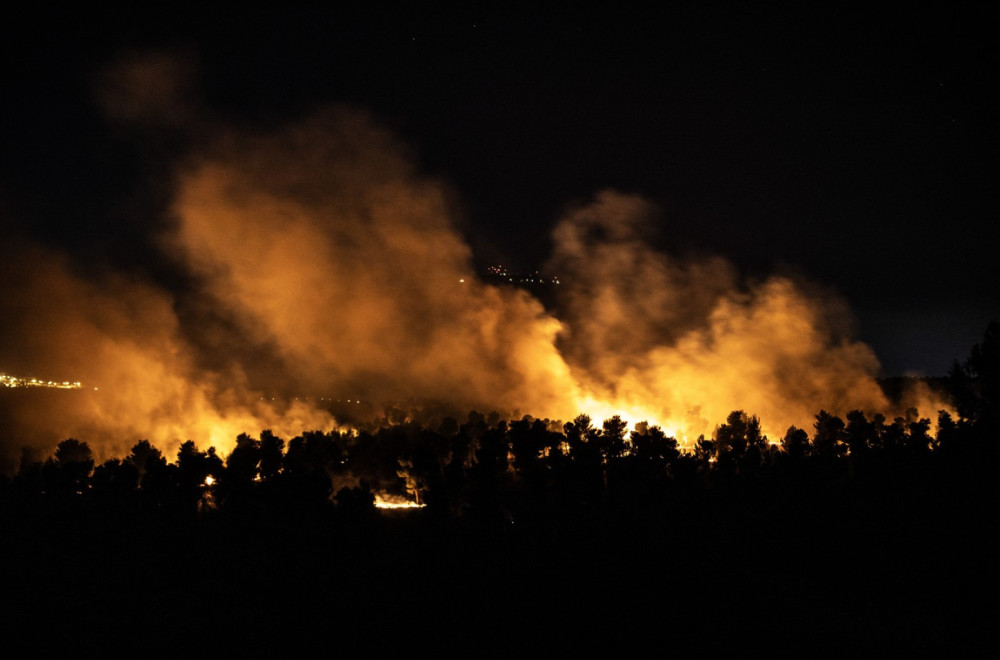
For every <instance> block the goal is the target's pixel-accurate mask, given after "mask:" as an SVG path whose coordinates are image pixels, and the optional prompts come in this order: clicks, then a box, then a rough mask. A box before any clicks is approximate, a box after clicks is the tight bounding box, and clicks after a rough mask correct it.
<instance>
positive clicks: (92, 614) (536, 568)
mask: <svg viewBox="0 0 1000 660" xmlns="http://www.w3.org/2000/svg"><path fill="white" fill-rule="evenodd" d="M968 476H973V475H971V474H970V475H968ZM786 486H787V485H786ZM786 486H782V488H780V489H768V488H761V487H755V488H752V489H748V490H740V491H738V492H736V491H734V492H729V493H725V492H722V493H720V492H705V491H699V492H698V494H697V495H695V496H689V497H686V499H685V500H684V501H676V500H675V501H673V502H668V501H663V502H656V503H635V504H634V505H629V506H621V505H616V506H611V505H608V504H607V503H604V504H601V505H600V506H595V507H591V508H589V509H585V508H582V507H581V508H580V509H579V510H578V511H577V512H576V513H577V514H579V515H576V514H574V515H569V514H567V515H563V516H560V518H559V519H552V518H549V519H547V520H544V521H540V520H534V521H528V522H525V523H519V522H518V521H513V522H512V521H510V520H502V521H498V520H490V521H481V520H470V519H455V518H451V517H441V516H438V515H436V514H434V513H431V512H428V511H426V510H421V511H408V512H380V511H374V510H370V509H361V510H357V511H353V512H350V513H345V511H343V510H340V509H334V508H330V509H322V510H313V511H309V512H301V511H300V512H290V511H284V512H274V511H270V512H264V511H261V510H254V511H249V510H248V511H242V512H239V511H237V512H227V513H226V514H225V515H222V514H221V513H220V512H215V513H214V514H212V513H210V514H207V515H201V516H198V517H195V518H191V517H187V518H183V519H180V518H176V517H171V516H169V515H166V514H163V515H157V514H156V513H150V512H148V511H145V512H142V514H141V515H137V514H136V513H135V512H130V513H119V514H117V515H115V514H112V513H109V512H107V511H104V512H101V513H100V514H96V513H94V512H88V511H71V510H60V511H47V512H45V513H44V515H43V516H42V517H41V518H40V517H39V516H38V515H36V514H37V511H36V512H35V513H33V514H32V515H27V514H26V513H25V511H24V510H21V509H17V510H13V509H9V508H8V509H7V510H6V511H5V512H4V520H3V539H4V540H3V547H4V554H5V556H6V560H5V561H4V564H3V566H4V568H3V575H2V584H3V611H2V621H3V629H4V639H5V644H9V645H12V646H15V647H19V648H23V649H33V651H32V652H31V655H33V656H37V657H54V656H53V654H55V653H56V652H82V651H84V650H88V649H91V650H95V651H97V652H98V653H100V654H101V655H102V656H104V657H107V656H120V655H121V656H124V655H128V656H131V657H178V656H181V655H195V656H196V657H197V656H207V655H216V656H218V657H236V656H237V655H247V654H248V655H251V656H256V655H260V656H265V655H279V656H280V655H284V654H291V655H292V656H296V657H297V656H302V655H306V654H308V655H314V654H316V655H323V656H336V655H342V656H343V655H346V656H349V657H357V656H358V655H361V654H363V655H365V656H371V657H386V656H387V655H388V654H390V653H392V654H395V653H404V654H407V655H415V656H417V657H432V656H448V657H455V656H462V657H512V656H513V655H514V654H515V653H522V652H526V651H532V650H538V651H545V652H555V653H560V654H564V653H570V652H573V653H576V652H581V651H600V652H609V653H614V654H616V655H621V656H625V657H627V656H640V655H646V651H645V650H644V649H646V648H650V647H651V648H652V650H653V653H655V654H656V655H658V656H665V655H670V654H673V653H675V652H689V651H691V650H703V651H705V652H713V651H724V650H749V649H751V648H757V649H762V650H771V651H779V652H782V653H787V654H795V655H796V656H800V655H801V656H816V655H830V654H838V655H839V654H847V653H850V654H854V653H867V652H879V653H881V652H893V653H894V654H895V653H899V652H908V651H925V652H926V651H947V652H948V653H949V654H958V653H966V652H970V651H973V652H976V651H978V652H982V651H988V650H993V651H995V650H996V649H997V648H998V639H997V627H996V625H995V622H996V614H997V611H998V608H997V605H996V601H995V598H996V593H997V586H998V584H1000V582H998V579H997V577H998V576H997V561H998V560H997V554H996V550H997V546H996V541H994V540H993V533H995V532H996V527H997V525H996V512H997V504H998V498H997V496H996V493H997V489H996V488H995V487H994V486H992V485H989V484H982V483H979V484H977V483H965V484H963V483H962V482H961V481H950V482H949V484H948V485H947V486H945V485H944V484H943V482H942V483H938V484H934V483H915V482H914V483H910V484H909V486H908V487H906V486H901V482H899V481H896V482H894V483H893V488H892V489H891V490H890V489H881V488H867V489H865V490H863V491H862V490H858V489H856V488H852V489H846V490H840V491H834V490H823V491H813V490H808V489H807V490H806V491H801V490H800V491H795V490H789V489H788V488H787V487H786Z"/></svg>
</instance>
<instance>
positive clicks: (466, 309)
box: [170, 108, 570, 414]
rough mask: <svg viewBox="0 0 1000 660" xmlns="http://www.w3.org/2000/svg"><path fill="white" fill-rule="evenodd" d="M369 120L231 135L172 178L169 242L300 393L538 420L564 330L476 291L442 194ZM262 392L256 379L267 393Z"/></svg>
mask: <svg viewBox="0 0 1000 660" xmlns="http://www.w3.org/2000/svg"><path fill="white" fill-rule="evenodd" d="M403 154H404V150H403V149H402V148H401V147H399V146H398V145H397V144H396V142H395V140H394V139H393V138H392V136H390V135H389V134H388V133H387V132H385V131H384V130H382V129H380V128H379V127H377V126H376V125H374V123H373V122H372V121H371V120H370V119H369V118H368V117H366V116H365V115H364V114H362V113H360V112H357V111H352V110H348V109H344V108H334V109H330V110H327V111H325V112H322V113H320V114H318V115H316V116H314V117H312V118H310V119H308V120H306V121H304V122H302V123H300V124H298V125H296V126H294V127H292V128H290V129H288V130H283V131H280V132H278V133H276V134H272V135H265V136H259V135H255V136H251V137H249V138H246V137H243V136H239V135H230V136H227V137H226V138H224V139H222V140H219V141H218V142H217V143H216V144H214V145H213V146H212V147H211V148H209V149H208V150H207V151H206V152H204V153H203V154H201V155H200V156H199V157H198V158H196V159H194V160H193V161H192V162H191V163H189V164H188V165H187V167H186V168H185V169H184V171H183V173H182V174H181V176H180V182H179V189H178V194H177V200H176V205H175V208H174V211H175V215H176V222H177V227H176V232H175V233H174V234H173V235H172V236H171V237H170V245H171V247H172V248H174V249H177V250H179V252H180V253H181V254H182V255H183V257H184V258H185V259H186V261H187V263H188V264H189V265H190V268H191V269H192V272H193V273H195V274H196V276H197V277H198V278H199V279H200V280H201V281H202V282H203V286H204V290H205V291H206V292H207V293H208V295H210V296H211V298H212V300H213V301H214V304H215V305H216V306H218V307H220V308H224V309H225V310H227V311H228V312H229V313H230V314H232V315H233V316H234V317H235V318H237V319H239V330H240V332H241V333H242V334H243V339H249V340H250V341H252V342H253V343H254V345H255V346H258V347H260V348H261V349H262V350H263V349H264V347H269V349H270V350H271V351H273V352H274V353H275V354H276V356H277V358H278V361H279V362H280V363H281V365H282V369H283V371H284V373H285V374H286V375H282V374H270V375H265V376H266V377H271V378H276V379H278V380H279V382H282V381H284V380H285V379H286V378H287V379H291V380H294V381H295V382H297V383H298V384H299V385H298V386H299V387H300V388H302V389H303V390H304V391H312V392H317V391H331V390H332V391H335V392H339V393H342V395H345V396H346V397H347V398H351V399H355V400H357V399H362V400H375V401H380V402H381V401H392V400H399V399H406V398H410V397H419V398H422V399H426V400H436V401H444V402H447V403H450V404H453V405H454V406H456V407H458V408H459V409H461V408H462V407H469V406H487V405H488V406H493V407H495V408H497V409H504V410H510V409H513V408H516V407H526V406H530V407H531V408H532V409H535V410H538V411H539V412H544V413H546V414H547V413H548V412H551V411H553V410H556V409H557V408H554V404H555V403H556V402H559V401H563V400H564V399H565V396H566V393H565V391H564V390H563V389H562V388H564V387H566V386H567V384H568V383H569V382H570V381H569V378H568V370H567V368H566V365H565V363H564V362H563V360H562V358H561V357H560V355H559V353H558V351H557V350H556V348H555V343H554V340H555V336H556V333H557V331H558V330H559V324H558V322H557V321H555V320H554V319H553V318H551V317H550V316H548V315H547V314H546V313H545V310H544V308H543V307H542V305H541V304H540V303H539V302H538V301H536V300H535V299H533V298H531V297H530V296H529V295H528V294H527V293H525V292H523V291H518V290H515V289H507V288H504V289H499V288H495V287H490V286H486V285H484V284H482V283H481V282H479V281H478V280H477V278H476V276H475V273H474V270H473V268H472V266H471V253H470V250H469V247H468V246H467V244H466V243H465V242H464V241H463V240H462V238H461V236H460V235H459V234H458V232H457V231H456V230H455V228H454V226H453V223H452V217H453V211H452V209H451V203H450V202H449V193H448V191H447V188H446V187H445V186H443V185H442V184H440V183H438V182H436V181H433V180H428V179H425V178H421V177H420V176H418V175H417V174H416V173H415V172H414V171H413V168H412V166H411V165H410V163H409V161H408V160H407V159H406V158H405V156H404V155H403ZM262 386H263V384H262Z"/></svg>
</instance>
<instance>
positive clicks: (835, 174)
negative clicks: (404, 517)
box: [0, 8, 998, 442]
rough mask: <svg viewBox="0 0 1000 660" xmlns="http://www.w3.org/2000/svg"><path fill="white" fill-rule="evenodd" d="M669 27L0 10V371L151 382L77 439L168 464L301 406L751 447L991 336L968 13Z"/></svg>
mask: <svg viewBox="0 0 1000 660" xmlns="http://www.w3.org/2000/svg"><path fill="white" fill-rule="evenodd" d="M671 11H672V12H673V13H672V14H671V15H668V16H664V17H659V18H657V19H656V20H653V19H651V18H650V17H646V16H642V15H641V14H638V13H636V14H629V13H627V12H617V13H605V12H601V11H598V12H586V11H578V12H576V13H575V14H573V15H555V14H546V13H544V12H534V13H532V14H531V15H530V16H521V15H517V14H516V13H513V12H510V13H489V12H485V13H477V12H475V11H466V12H460V13H453V14H448V15H443V14H441V15H436V14H434V13H433V12H425V11H421V12H408V13H407V12H404V13H379V12H377V11H375V10H372V9H366V10H360V9H355V10H351V9H327V10H308V11H305V10H302V11H298V10H290V11H287V12H281V13H253V12H247V13H243V14H240V15H239V16H238V17H237V16H235V15H232V14H231V13H230V12H225V13H222V12H215V11H214V10H204V11H188V10H186V9H184V8H173V9H171V10H170V11H168V12H162V13H159V14H157V13H156V12H152V13H150V14H148V15H147V14H146V13H143V14H141V15H140V14H134V13H130V12H129V11H128V10H123V11H121V12H115V13H113V14H106V15H97V14H95V13H93V12H90V11H84V10H68V12H67V13H65V14H62V15H60V16H58V17H45V19H44V20H42V19H41V18H40V17H38V16H35V15H33V14H32V12H31V11H29V10H27V9H20V10H17V11H14V12H12V14H11V16H10V17H9V18H10V20H8V21H5V24H4V26H3V28H2V30H3V34H2V36H3V37H4V39H3V40H2V43H3V45H2V46H0V48H2V49H3V50H2V53H3V56H4V60H5V62H7V66H6V67H5V69H4V73H3V83H4V89H5V97H6V100H5V102H4V104H3V110H2V111H3V120H4V121H3V123H2V126H0V139H2V140H3V148H2V150H0V227H2V229H3V236H4V244H3V250H2V253H3V255H4V272H5V277H6V279H5V289H4V292H3V312H4V315H5V319H7V323H5V325H4V329H3V339H4V345H3V349H2V355H3V358H4V363H3V364H2V365H0V367H2V368H3V369H6V370H8V371H15V370H23V371H25V372H26V373H32V374H35V375H38V376H44V377H55V378H72V379H81V380H96V381H101V382H109V383H118V384H119V390H121V389H124V388H130V387H139V386H138V383H139V382H141V381H142V380H143V378H144V377H145V376H141V374H144V373H145V374H147V375H149V374H153V375H156V374H158V376H156V378H157V379H159V380H160V381H161V382H162V383H166V384H167V385H164V386H163V387H161V388H160V389H161V391H160V393H159V394H156V393H155V392H154V393H151V394H150V397H149V398H145V399H143V400H144V401H145V403H143V404H141V405H139V406H137V408H136V410H137V411H139V412H138V414H137V415H136V417H135V418H134V419H132V418H131V417H129V416H128V415H124V414H123V413H121V412H120V411H119V412H115V413H110V412H108V411H104V412H102V415H103V417H101V416H98V417H100V418H101V419H106V420H110V419H114V418H116V416H117V418H119V419H122V420H124V419H128V422H127V423H125V422H122V423H121V424H119V426H120V427H121V428H127V429H128V430H127V432H123V433H120V434H119V435H120V436H122V437H128V436H129V435H130V434H135V433H141V432H140V431H139V430H138V427H139V426H142V425H144V424H148V422H149V420H165V419H167V418H171V419H172V420H173V421H172V426H170V428H171V429H172V430H170V431H169V432H166V431H164V434H163V435H164V437H167V436H169V437H170V438H175V436H176V437H180V436H182V435H183V432H182V430H181V429H180V426H183V425H184V424H185V423H188V422H190V423H191V424H195V422H196V421H198V420H200V421H198V424H200V426H198V428H200V429H201V430H202V432H204V433H208V434H209V435H210V436H211V437H216V435H218V436H220V437H221V435H224V434H225V433H229V432H230V431H231V430H232V429H234V428H236V427H240V426H244V425H245V426H248V427H250V428H247V429H246V430H248V431H250V432H255V431H257V430H259V429H254V428H252V427H253V426H254V425H259V424H262V423H264V422H265V421H266V422H268V423H271V424H274V425H277V424H278V423H280V422H288V425H287V426H288V427H294V426H295V425H296V424H297V423H301V422H302V421H303V420H308V421H310V422H312V423H315V424H316V425H317V426H329V425H332V424H335V423H336V421H335V420H333V419H332V418H331V417H330V416H329V415H328V414H324V413H323V412H322V411H319V410H291V409H290V408H283V407H281V406H279V405H278V404H277V403H276V404H275V406H272V407H270V408H267V407H266V406H265V407H264V408H262V407H261V404H260V402H261V401H262V400H263V399H266V398H268V397H267V396H266V395H270V394H277V395H280V396H285V397H289V396H291V395H293V394H295V393H300V392H304V391H309V392H313V391H315V390H317V389H321V388H329V389H335V390H338V391H339V392H340V393H341V394H343V393H346V392H347V391H351V392H352V393H353V396H354V397H365V398H371V399H383V398H384V399H391V398H394V397H406V396H411V395H414V394H416V395H422V396H427V397H431V398H438V399H441V400H448V401H451V402H452V403H454V404H455V405H456V406H463V405H481V406H489V405H492V406H495V407H497V408H505V409H509V410H524V411H525V412H527V411H528V410H527V409H529V408H531V412H533V413H535V414H544V415H553V416H566V415H570V414H573V413H572V411H573V409H574V408H578V407H580V405H581V402H588V405H590V406H591V409H593V410H595V411H598V410H599V411H601V414H603V413H605V412H611V413H613V412H624V411H626V410H627V409H631V411H632V412H631V413H630V414H631V415H633V416H635V415H646V416H649V417H652V418H657V419H661V420H667V419H671V420H674V423H675V424H680V423H681V422H678V421H677V420H686V421H683V423H684V424H687V425H689V427H690V429H691V431H692V432H695V431H694V429H708V430H711V426H712V425H713V424H715V423H718V421H719V420H721V419H722V418H724V416H725V414H726V413H727V412H728V411H729V410H730V409H735V408H747V409H749V410H755V411H756V412H758V413H760V414H761V415H765V413H766V414H772V415H774V414H777V415H778V416H779V417H780V421H776V422H774V423H773V426H772V427H771V431H774V430H775V428H776V427H780V426H781V425H784V424H786V423H800V424H801V423H807V422H808V415H809V414H811V413H814V412H815V410H812V407H817V408H818V407H821V406H824V405H829V406H830V407H832V408H838V407H843V406H849V405H856V406H858V407H863V408H866V409H874V408H878V407H879V406H880V405H881V402H880V401H879V400H878V393H877V392H875V390H874V389H872V386H871V384H872V382H873V381H872V380H871V379H872V378H873V377H875V376H878V375H897V374H903V373H925V374H942V373H944V371H946V370H947V368H948V366H949V365H950V364H951V362H952V360H955V359H962V358H963V357H964V356H965V355H966V354H967V352H968V349H969V348H970V346H971V344H972V343H973V342H975V341H977V340H978V339H979V337H980V335H981V332H982V329H983V328H984V327H985V324H986V322H987V321H988V320H989V319H990V318H991V317H992V316H995V315H996V310H997V297H996V296H997V289H996V287H995V286H993V285H992V283H993V282H996V281H998V280H997V275H998V273H997V271H996V269H997V265H996V264H997V260H996V259H995V257H994V252H995V248H994V243H993V242H992V241H990V240H989V236H988V232H989V219H990V218H991V217H992V216H991V212H992V209H993V208H994V202H995V193H993V192H992V186H991V183H990V182H991V177H990V173H991V172H992V171H993V169H994V168H993V166H992V165H993V158H994V157H995V156H994V155H993V154H992V150H991V149H990V147H989V145H990V144H992V143H993V142H994V141H995V137H996V135H995V127H994V123H993V121H992V117H993V115H994V112H993V110H994V109H995V107H994V104H993V101H992V98H991V96H990V94H989V93H988V89H989V86H990V85H991V84H992V78H993V75H992V73H993V70H994V68H995V67H994V59H995V58H994V57H993V55H992V50H991V49H990V48H989V44H990V43H991V42H990V41H989V39H987V38H986V35H984V34H983V29H984V28H983V26H984V25H985V22H984V21H982V20H981V17H977V16H976V15H975V14H968V13H962V12H960V11H957V10H953V9H951V8H949V9H948V11H942V12H938V11H930V10H927V11H924V10H921V11H913V12H909V13H907V15H905V16H897V15H893V16H888V15H882V14H880V13H879V12H867V13H864V14H852V13H850V12H847V11H837V12H833V11H826V10H797V11H793V12H777V11H771V10H742V11H740V12H736V13H725V12H714V11H705V12H691V11H688V10H682V9H677V10H671ZM491 263H503V264H505V265H508V266H510V267H512V268H514V269H524V270H534V269H542V270H543V271H549V272H550V274H558V275H559V276H560V278H561V280H562V282H563V284H562V285H561V286H563V290H562V292H561V294H560V297H559V301H558V304H557V305H556V306H555V307H551V306H550V308H546V307H544V306H543V305H542V304H541V303H540V302H539V301H538V300H535V299H534V298H533V297H532V296H530V295H528V294H527V293H524V292H519V291H516V290H509V289H498V288H496V287H491V286H488V285H485V284H483V283H482V282H481V281H479V278H478V276H477V275H478V273H481V272H482V270H483V268H484V267H485V266H486V265H487V264H491ZM460 280H465V282H464V284H465V285H467V286H464V287H459V286H458V285H459V284H460V283H461V282H460ZM77 328H80V330H79V331H77V330H76V329H77ZM762 328H767V329H768V332H771V333H773V334H775V335H777V336H782V337H784V336H787V337H789V340H788V342H787V344H786V346H785V348H786V349H787V350H784V351H780V350H772V349H773V348H774V347H771V346H769V345H768V343H767V342H766V341H763V340H762V339H760V338H761V337H763V336H764V335H763V334H762V332H763V331H762V330H761V329H762ZM793 339H794V341H793ZM88 342H89V344H88ZM755 342H756V343H755ZM88 346H90V349H88V348H87V347H88ZM95 347H96V348H95ZM100 347H103V348H100ZM765 349H767V350H765ZM88 350H89V352H88ZM102 355H103V357H102V358H101V360H97V359H95V358H96V357H97V356H102ZM748 356H749V357H748ZM456 364H457V365H459V366H456ZM64 365H69V367H66V366H64ZM140 365H145V366H142V367H141V368H140ZM66 368H70V369H72V370H74V371H75V373H64V371H63V370H64V369H66ZM484 374H489V375H488V376H484ZM670 374H673V375H670ZM682 374H683V378H687V379H688V381H687V382H688V385H687V386H685V387H679V386H677V382H679V381H678V379H681V378H682V376H681V375H682ZM699 374H711V375H712V377H710V378H705V379H701V377H700V376H699ZM719 380H722V381H724V382H725V383H727V387H725V388H722V391H720V390H719V389H718V388H714V387H709V385H708V383H709V382H717V381H719ZM170 383H173V384H172V385H170ZM793 383H797V385H796V387H797V388H798V391H799V393H800V395H797V398H794V403H793V397H791V395H790V394H789V391H790V389H789V388H790V387H791V386H792V384H793ZM139 389H140V390H142V391H143V392H145V391H146V390H145V389H143V388H139ZM101 391H102V392H103V390H101ZM685 391H686V392H689V393H690V396H687V395H684V396H681V395H679V394H677V393H678V392H685ZM102 396H103V395H102ZM107 396H111V395H107ZM699 397H704V398H712V399H713V401H715V403H713V404H709V403H707V402H701V401H698V402H695V399H697V398H699ZM653 399H656V401H657V403H656V404H655V405H653V406H652V408H650V401H652V400H653ZM178 401H185V402H186V403H184V404H183V405H181V404H178V403H177V402H178ZM125 404H126V402H125V401H124V400H122V401H118V402H116V403H115V404H113V405H112V404H108V403H107V402H105V403H102V404H101V405H103V406H105V407H108V406H110V408H109V410H111V409H115V406H119V407H120V408H121V409H124V407H125ZM88 405H89V404H88ZM699 406H702V407H701V408H699ZM705 406H707V407H705ZM727 406H731V408H729V409H726V407H727ZM265 408H267V409H265ZM182 410H183V411H186V412H180V411H182ZM778 411H783V412H780V413H779V412H778ZM92 413H93V411H92V410H91V411H90V413H88V414H87V415H85V414H83V413H81V415H80V417H79V420H78V421H80V420H84V418H87V420H89V421H87V422H86V424H91V425H92V426H95V424H92V422H93V420H94V419H97V418H98V417H95V416H94V414H92ZM595 414H596V413H595ZM928 414H932V411H929V412H928ZM88 415H89V417H88ZM804 416H805V418H806V419H805V422H803V421H802V418H803V417H804ZM39 418H40V419H48V417H47V416H46V415H44V414H39ZM222 419H225V420H228V421H226V422H225V423H223V422H220V420H222ZM206 420H208V421H207V422H206ZM229 421H231V422H233V423H232V424H229ZM764 421H765V423H767V420H766V418H765V420H764ZM664 423H665V422H664ZM86 424H85V423H84V422H83V421H80V423H79V424H78V426H86ZM101 424H105V422H102V423H101ZM101 424H96V426H100V425H101ZM206 424H207V426H206ZM213 425H214V426H213ZM96 426H95V428H96ZM209 426H211V427H212V428H216V429H218V430H217V431H215V432H210V431H205V429H206V428H208V427H209ZM121 428H120V429H119V430H121ZM778 430H779V431H783V429H780V428H778ZM59 432H61V431H59ZM698 432H701V431H698ZM53 433H56V431H53ZM150 433H152V432H151V431H150ZM212 433H215V435H212ZM49 439H51V438H49ZM180 439H184V438H180ZM171 441H173V440H171ZM122 442H125V440H122Z"/></svg>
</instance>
